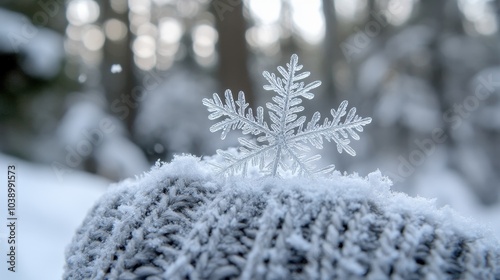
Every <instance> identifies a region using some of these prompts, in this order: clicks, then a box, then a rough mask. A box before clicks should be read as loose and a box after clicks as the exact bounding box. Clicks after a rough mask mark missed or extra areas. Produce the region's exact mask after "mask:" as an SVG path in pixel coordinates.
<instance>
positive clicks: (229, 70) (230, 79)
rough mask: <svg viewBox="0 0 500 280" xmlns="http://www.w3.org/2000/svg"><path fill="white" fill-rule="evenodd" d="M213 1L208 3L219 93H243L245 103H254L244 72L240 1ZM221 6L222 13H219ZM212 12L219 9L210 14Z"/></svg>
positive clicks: (242, 21)
mask: <svg viewBox="0 0 500 280" xmlns="http://www.w3.org/2000/svg"><path fill="white" fill-rule="evenodd" d="M234 2H235V1H228V0H216V1H214V2H213V3H212V12H213V13H214V16H215V17H216V19H217V20H216V28H217V31H218V32H219V42H218V54H219V68H218V75H219V81H220V86H221V87H222V90H225V89H230V90H231V91H232V93H233V95H234V96H237V94H238V92H239V91H243V92H245V97H246V100H247V102H248V103H250V104H252V102H253V101H254V100H255V98H254V95H253V90H252V82H251V79H250V74H249V71H248V57H247V55H248V51H247V42H246V38H245V32H246V21H245V18H244V17H243V3H242V2H241V1H236V3H237V4H235V3H234ZM216 4H217V5H224V4H225V5H224V6H223V8H224V7H226V8H227V9H226V10H222V13H221V10H220V9H221V8H220V7H221V6H217V7H216V6H215V5H216ZM214 9H219V10H218V11H217V10H214Z"/></svg>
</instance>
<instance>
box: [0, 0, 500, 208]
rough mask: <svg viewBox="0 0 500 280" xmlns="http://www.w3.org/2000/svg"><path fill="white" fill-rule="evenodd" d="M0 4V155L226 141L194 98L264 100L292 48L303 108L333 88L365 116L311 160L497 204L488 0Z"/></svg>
mask: <svg viewBox="0 0 500 280" xmlns="http://www.w3.org/2000/svg"><path fill="white" fill-rule="evenodd" d="M1 3H2V4H1V9H0V61H1V63H0V134H1V137H0V152H1V153H4V154H8V155H11V156H15V157H17V158H21V159H24V160H27V161H32V162H38V163H43V164H46V165H48V166H50V167H51V168H52V170H53V172H54V174H55V175H56V176H57V177H58V178H59V179H60V180H63V181H64V177H65V176H67V174H69V173H71V172H73V171H75V170H84V171H87V172H91V173H95V174H98V175H100V176H103V177H106V178H109V179H110V180H114V181H117V180H121V179H124V178H127V177H130V176H134V175H138V174H141V172H143V171H146V170H148V169H149V167H150V166H151V165H152V164H153V163H154V162H155V161H156V160H158V159H161V160H169V159H171V158H172V156H173V155H174V154H179V153H192V154H195V155H198V156H206V155H213V154H214V153H215V150H216V149H217V148H227V147H230V146H233V145H236V141H235V139H236V137H237V136H238V135H237V134H238V133H233V136H234V137H233V138H231V139H226V140H225V141H220V139H219V136H218V134H213V135H212V134H211V133H210V132H209V127H210V125H211V124H212V122H211V121H209V120H208V119H207V116H208V112H207V111H206V109H205V108H204V106H203V105H202V103H201V100H202V98H204V97H210V96H211V95H212V94H213V93H214V92H218V93H222V92H223V91H224V90H225V89H226V88H229V89H231V90H232V91H233V93H237V92H238V91H239V90H243V91H244V92H245V93H246V95H247V97H248V99H249V101H250V104H251V106H252V107H256V106H258V105H264V104H265V102H266V101H267V100H269V99H270V97H271V96H272V94H270V93H269V92H266V91H264V90H263V89H262V86H263V85H264V82H265V81H264V79H263V77H262V76H261V73H262V71H263V70H269V71H272V72H276V67H277V66H278V65H283V64H284V63H285V62H287V61H288V60H289V58H290V55H291V54H293V53H297V54H298V55H299V62H300V63H301V64H303V65H304V69H305V70H307V71H311V73H312V75H311V77H310V78H309V81H312V80H317V79H319V80H321V81H322V82H323V83H322V86H321V87H320V88H318V89H317V90H315V91H314V92H315V93H316V98H315V99H314V100H313V101H305V104H304V106H305V107H306V109H307V110H309V111H306V114H307V115H308V117H309V118H310V116H311V115H312V112H314V111H320V112H321V113H322V115H323V116H327V115H328V112H329V109H330V108H337V106H338V104H339V103H340V102H341V101H342V100H348V101H349V104H350V106H355V107H357V109H358V113H359V114H360V115H361V116H371V117H372V118H373V122H372V123H371V124H370V125H368V126H367V127H366V131H365V132H364V133H363V135H362V137H361V138H362V139H361V140H360V141H357V142H355V143H354V144H353V147H354V148H355V149H356V151H357V154H358V155H357V156H356V157H350V156H349V155H347V154H345V153H343V154H338V153H337V152H336V147H335V145H333V144H330V145H325V146H326V147H325V150H324V151H323V152H322V154H323V160H324V161H325V162H328V163H333V164H335V165H336V167H337V170H340V171H342V172H343V171H346V172H348V173H352V172H358V173H360V174H362V175H366V174H368V173H369V172H371V171H373V170H376V169H377V168H379V169H380V170H381V171H382V173H384V174H386V175H388V176H389V177H391V178H392V179H393V181H394V182H395V186H394V188H395V189H398V190H402V191H405V192H407V193H409V194H412V195H416V194H418V195H423V196H429V197H438V198H439V199H440V202H441V203H443V204H445V203H451V204H455V205H456V204H460V203H461V202H463V203H464V204H468V205H481V207H493V206H495V207H497V206H498V205H499V204H500V203H499V200H500V197H499V194H500V172H499V171H500V147H499V143H500V55H499V54H500V32H499V24H500V0H496V1H493V0H490V1H488V0H458V1H451V0H442V1H432V0H307V1H305V0H303V1H300V0H245V1H239V0H214V1H208V0H128V1H127V0H109V1H94V0H67V1H64V0H40V1H28V0H15V1H14V0H3V1H1ZM230 135H231V134H230ZM228 138H230V137H228Z"/></svg>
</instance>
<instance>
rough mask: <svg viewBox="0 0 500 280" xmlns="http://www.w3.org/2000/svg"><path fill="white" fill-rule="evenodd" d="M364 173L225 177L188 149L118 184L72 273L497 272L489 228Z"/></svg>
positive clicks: (79, 244) (82, 233) (74, 254)
mask: <svg viewBox="0 0 500 280" xmlns="http://www.w3.org/2000/svg"><path fill="white" fill-rule="evenodd" d="M389 187H390V182H389V181H388V180H387V179H385V178H383V177H382V176H381V175H380V173H378V172H376V173H372V174H370V175H369V176H368V177H367V178H361V177H358V176H341V175H340V174H336V175H335V176H332V177H331V178H328V179H316V180H313V179H273V178H267V179H266V178H264V179H262V178H260V179H257V178H255V179H226V180H222V179H220V178H218V177H215V176H214V175H213V174H211V172H210V171H208V169H207V168H206V167H205V166H204V164H203V163H202V162H199V161H198V160H197V159H195V158H193V157H179V158H177V159H175V160H174V161H173V162H172V163H170V164H166V165H163V166H157V167H155V168H154V169H153V170H152V171H151V172H149V173H148V174H146V175H145V176H143V177H141V178H138V179H136V180H128V181H125V182H122V183H120V184H118V185H116V186H114V187H113V188H112V189H111V190H110V191H109V192H107V193H106V194H105V195H104V196H103V197H102V199H100V201H98V202H97V204H96V205H95V206H94V207H93V209H92V210H91V211H90V212H89V214H88V216H87V217H86V219H85V220H84V222H83V224H82V226H81V227H80V228H79V229H78V231H77V232H76V234H75V237H74V238H73V241H72V243H71V244H70V245H69V247H68V250H67V254H66V267H65V273H64V279H500V250H499V247H498V245H497V243H496V240H494V239H493V238H492V237H489V235H488V234H487V233H485V231H484V230H483V229H481V228H479V227H477V226H476V225H473V224H471V222H470V221H467V220H465V219H463V218H461V217H459V216H458V215H456V214H454V212H453V211H452V210H450V209H447V208H444V209H438V208H436V206H435V205H434V202H432V201H428V200H425V199H418V198H410V197H408V196H406V195H403V194H399V193H393V192H391V191H390V189H389Z"/></svg>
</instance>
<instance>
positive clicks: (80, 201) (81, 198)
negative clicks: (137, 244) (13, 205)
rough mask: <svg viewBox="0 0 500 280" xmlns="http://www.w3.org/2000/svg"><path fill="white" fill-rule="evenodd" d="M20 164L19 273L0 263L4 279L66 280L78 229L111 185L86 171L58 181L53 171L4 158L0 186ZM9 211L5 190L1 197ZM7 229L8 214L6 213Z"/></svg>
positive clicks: (0, 231) (0, 235)
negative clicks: (66, 258)
mask: <svg viewBox="0 0 500 280" xmlns="http://www.w3.org/2000/svg"><path fill="white" fill-rule="evenodd" d="M10 164H15V165H16V170H17V173H16V175H17V195H18V196H17V198H18V205H17V211H18V229H17V242H18V247H17V265H18V267H17V272H16V273H11V272H9V271H8V270H7V263H6V262H5V261H2V262H1V264H0V279H9V280H15V279H40V280H44V279H47V280H50V279H61V276H62V273H63V266H64V252H65V248H66V246H67V245H68V244H69V243H70V241H71V238H72V236H73V235H74V234H75V231H76V229H77V228H78V226H79V225H80V224H81V223H82V221H83V218H84V217H85V215H86V214H87V212H88V210H89V209H90V208H91V207H92V205H93V204H94V203H95V201H96V200H97V199H98V198H99V197H100V196H101V195H102V194H103V193H104V192H105V190H106V186H107V185H108V184H109V181H107V180H105V179H103V178H100V177H97V176H94V175H90V174H87V173H84V172H78V171H75V172H72V173H70V174H68V175H66V176H65V177H64V180H63V181H59V179H58V178H57V176H56V174H55V173H54V172H53V170H52V168H50V167H49V166H44V165H38V164H32V163H28V162H25V161H22V160H19V159H17V158H13V157H10V156H6V155H3V154H0V169H1V170H2V172H0V174H1V175H0V181H1V182H2V184H4V182H6V181H7V178H6V174H7V172H6V170H7V166H8V165H10ZM0 201H1V203H0V205H2V208H3V207H4V206H5V203H4V202H5V201H6V191H5V190H4V189H3V188H2V191H1V192H0ZM1 212H2V215H1V218H2V224H3V223H4V221H6V220H5V211H4V209H2V211H1ZM5 238H6V231H5V227H4V226H2V227H1V228H0V241H1V243H0V252H2V256H3V257H2V260H5V256H4V252H6V245H7V244H6V242H5V240H6V239H5Z"/></svg>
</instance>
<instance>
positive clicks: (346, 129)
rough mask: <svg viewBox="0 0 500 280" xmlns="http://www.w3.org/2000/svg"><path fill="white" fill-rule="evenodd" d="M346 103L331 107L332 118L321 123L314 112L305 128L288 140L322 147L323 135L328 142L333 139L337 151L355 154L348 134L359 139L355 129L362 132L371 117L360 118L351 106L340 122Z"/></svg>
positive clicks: (318, 147) (317, 113) (318, 115)
mask: <svg viewBox="0 0 500 280" xmlns="http://www.w3.org/2000/svg"><path fill="white" fill-rule="evenodd" d="M347 104H348V103H347V101H343V102H342V103H341V104H340V106H339V108H338V110H335V109H331V111H330V113H331V115H332V117H333V120H332V121H329V120H328V118H325V120H324V121H323V124H322V125H319V124H318V121H319V120H320V118H321V115H320V113H319V112H316V113H314V115H313V117H312V119H311V121H310V122H309V123H308V124H307V126H306V129H305V130H303V131H300V132H299V133H297V134H296V135H294V136H292V137H291V138H290V140H291V141H303V142H309V143H310V144H311V145H313V146H314V147H315V148H317V149H322V148H323V137H324V138H325V139H326V140H327V141H328V142H330V141H332V140H333V141H334V142H335V143H336V144H337V151H338V152H339V153H342V151H346V152H347V153H348V154H350V155H351V156H356V151H354V149H353V148H352V147H351V146H349V143H350V140H349V136H351V137H352V138H353V139H354V140H359V139H360V138H359V135H358V134H357V133H356V131H355V130H357V131H359V132H362V131H363V126H364V125H367V124H369V123H371V121H372V119H371V118H361V117H360V116H358V115H356V108H351V109H350V110H349V113H348V114H347V117H346V118H345V121H344V122H343V123H341V122H340V120H341V118H342V117H343V116H345V115H346V108H347Z"/></svg>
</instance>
